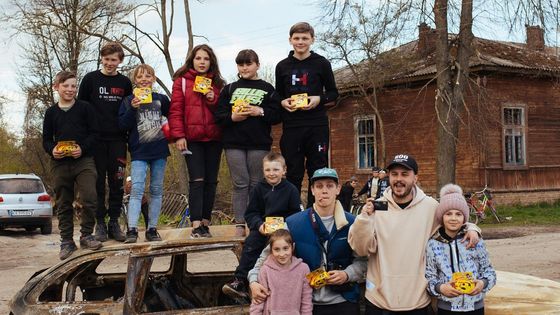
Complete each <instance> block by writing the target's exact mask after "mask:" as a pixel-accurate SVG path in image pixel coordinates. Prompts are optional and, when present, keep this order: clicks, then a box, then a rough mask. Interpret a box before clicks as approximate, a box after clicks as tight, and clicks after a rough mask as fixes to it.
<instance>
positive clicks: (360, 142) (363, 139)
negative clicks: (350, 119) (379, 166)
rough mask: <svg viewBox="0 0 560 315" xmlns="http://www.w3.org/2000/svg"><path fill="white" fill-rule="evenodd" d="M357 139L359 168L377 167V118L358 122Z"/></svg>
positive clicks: (372, 117) (358, 120) (365, 118)
mask: <svg viewBox="0 0 560 315" xmlns="http://www.w3.org/2000/svg"><path fill="white" fill-rule="evenodd" d="M356 137H357V139H356V144H357V146H356V151H357V154H356V156H357V157H358V165H357V168H358V169H370V168H371V167H373V166H375V116H367V117H360V118H358V119H357V120H356Z"/></svg>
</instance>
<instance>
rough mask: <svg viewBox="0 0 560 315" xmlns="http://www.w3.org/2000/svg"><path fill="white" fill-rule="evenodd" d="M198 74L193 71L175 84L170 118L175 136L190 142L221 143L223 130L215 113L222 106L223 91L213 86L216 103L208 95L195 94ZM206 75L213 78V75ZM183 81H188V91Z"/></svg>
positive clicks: (172, 134) (170, 126)
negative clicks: (220, 103) (219, 100)
mask: <svg viewBox="0 0 560 315" xmlns="http://www.w3.org/2000/svg"><path fill="white" fill-rule="evenodd" d="M196 75H197V73H196V71H195V70H193V69H190V70H189V71H187V72H186V73H185V74H184V75H183V76H182V77H180V78H177V79H176V80H175V81H174V82H173V90H172V93H171V107H170V109H169V118H168V120H169V130H170V132H171V137H172V138H173V139H174V140H176V139H180V138H186V139H187V141H201V142H206V141H220V140H221V139H222V129H221V127H220V126H218V125H217V124H216V122H215V121H214V110H215V109H216V106H217V103H218V98H219V96H220V95H219V94H220V89H219V88H218V87H216V86H215V85H214V84H212V89H213V90H214V100H213V101H212V102H209V101H208V100H207V99H206V96H204V94H202V93H198V92H194V91H193V85H194V80H195V77H196ZM206 76H207V77H209V78H212V77H213V75H212V74H211V73H208V74H207V75H206ZM183 78H184V79H185V90H184V92H183Z"/></svg>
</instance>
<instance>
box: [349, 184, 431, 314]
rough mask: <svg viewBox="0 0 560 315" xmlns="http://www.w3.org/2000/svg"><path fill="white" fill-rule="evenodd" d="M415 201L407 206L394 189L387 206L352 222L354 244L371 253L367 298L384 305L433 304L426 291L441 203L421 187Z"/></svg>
mask: <svg viewBox="0 0 560 315" xmlns="http://www.w3.org/2000/svg"><path fill="white" fill-rule="evenodd" d="M413 192H414V197H413V199H412V202H411V203H410V205H408V207H406V208H405V209H401V208H400V207H399V206H398V205H397V204H396V203H395V201H394V200H393V197H392V193H391V188H390V187H389V188H387V190H385V192H384V193H383V197H384V198H385V199H387V200H388V202H389V207H388V210H387V211H376V212H375V213H374V214H373V215H371V216H368V215H367V214H365V213H362V214H360V215H359V216H357V217H356V220H355V221H354V224H353V225H352V226H351V227H350V232H349V234H348V243H349V244H350V246H351V247H352V249H353V250H354V251H355V252H356V254H357V255H359V256H366V255H368V256H369V257H368V268H367V279H366V294H365V295H366V298H367V299H368V300H369V301H370V302H371V303H373V304H374V305H376V306H377V307H379V308H382V309H386V310H391V311H408V310H413V309H418V308H422V307H425V306H427V305H428V304H429V303H430V298H429V297H428V292H427V291H426V287H427V281H426V278H425V276H424V270H425V268H426V266H425V265H426V263H425V253H426V244H427V243H428V240H429V239H430V235H432V233H433V231H435V230H436V228H437V223H436V221H435V212H436V208H437V205H438V202H437V201H436V200H435V199H433V198H432V197H429V196H427V195H426V194H424V192H423V191H422V190H421V189H420V188H419V187H418V186H416V187H415V188H414V189H413Z"/></svg>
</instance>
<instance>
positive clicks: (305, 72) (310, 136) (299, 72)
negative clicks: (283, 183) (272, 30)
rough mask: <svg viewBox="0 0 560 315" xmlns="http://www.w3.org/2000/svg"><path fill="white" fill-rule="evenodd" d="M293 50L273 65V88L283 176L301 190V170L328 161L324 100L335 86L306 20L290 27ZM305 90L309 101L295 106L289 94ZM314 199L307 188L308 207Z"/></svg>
mask: <svg viewBox="0 0 560 315" xmlns="http://www.w3.org/2000/svg"><path fill="white" fill-rule="evenodd" d="M289 40H290V44H291V45H292V46H293V47H294V50H292V51H290V54H289V55H288V57H287V58H286V59H284V60H282V61H280V62H279V63H278V65H276V92H277V93H278V94H279V95H280V97H281V98H282V107H283V108H284V109H285V110H284V111H283V112H282V128H283V131H282V138H281V139H280V150H281V151H282V155H284V157H285V158H286V164H287V166H288V172H287V175H286V178H287V179H288V180H289V181H290V182H291V183H292V184H294V186H296V188H297V189H298V190H299V191H300V192H301V182H302V181H303V174H304V172H305V169H307V175H308V177H311V176H312V175H313V173H314V172H315V171H316V170H318V169H320V168H323V167H327V166H328V165H327V164H328V143H329V124H328V118H327V109H326V106H325V105H326V104H327V103H332V102H334V101H335V100H336V99H337V97H338V90H337V89H336V84H335V80H334V74H333V72H332V67H331V64H330V62H329V61H328V60H327V59H325V58H324V57H322V56H320V55H318V54H316V53H314V52H313V51H311V45H312V44H313V42H314V41H315V31H314V30H313V27H311V25H309V23H306V22H300V23H296V24H295V25H294V26H292V27H291V28H290V39H289ZM302 93H307V96H308V104H307V105H306V106H304V107H302V108H298V107H296V103H295V102H293V101H292V98H291V96H292V95H297V94H302ZM313 202H314V198H313V195H312V194H311V189H308V191H307V207H310V206H311V205H312V204H313Z"/></svg>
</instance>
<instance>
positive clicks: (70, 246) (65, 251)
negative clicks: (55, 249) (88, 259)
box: [58, 240, 78, 260]
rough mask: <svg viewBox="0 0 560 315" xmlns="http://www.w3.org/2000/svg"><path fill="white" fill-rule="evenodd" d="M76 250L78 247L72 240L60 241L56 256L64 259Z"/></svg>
mask: <svg viewBox="0 0 560 315" xmlns="http://www.w3.org/2000/svg"><path fill="white" fill-rule="evenodd" d="M76 250H78V247H76V243H74V241H73V240H68V241H62V242H61V243H60V253H59V254H58V258H60V260H64V259H66V258H68V257H70V255H72V253H73V252H75V251H76Z"/></svg>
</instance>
